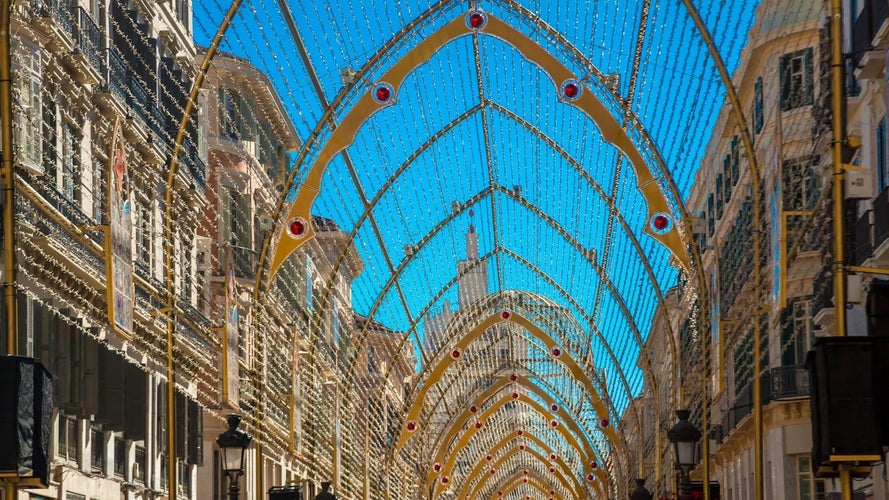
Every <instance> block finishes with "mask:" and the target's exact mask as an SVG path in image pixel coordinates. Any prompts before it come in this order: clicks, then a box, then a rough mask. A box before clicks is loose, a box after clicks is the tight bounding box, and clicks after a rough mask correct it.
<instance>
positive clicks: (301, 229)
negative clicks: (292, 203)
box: [287, 217, 309, 238]
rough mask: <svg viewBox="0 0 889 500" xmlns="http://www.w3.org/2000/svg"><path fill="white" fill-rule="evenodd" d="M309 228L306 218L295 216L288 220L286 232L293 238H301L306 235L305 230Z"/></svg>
mask: <svg viewBox="0 0 889 500" xmlns="http://www.w3.org/2000/svg"><path fill="white" fill-rule="evenodd" d="M308 229H309V225H308V224H307V223H306V220H305V219H303V218H302V217H297V218H295V219H293V220H292V221H290V223H289V224H288V225H287V231H288V234H290V236H291V237H293V238H302V237H303V236H305V235H306V231H307V230H308Z"/></svg>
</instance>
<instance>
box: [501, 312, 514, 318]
mask: <svg viewBox="0 0 889 500" xmlns="http://www.w3.org/2000/svg"><path fill="white" fill-rule="evenodd" d="M510 316H512V315H511V314H510V313H509V311H503V312H502V313H500V317H501V318H503V319H509V317H510Z"/></svg>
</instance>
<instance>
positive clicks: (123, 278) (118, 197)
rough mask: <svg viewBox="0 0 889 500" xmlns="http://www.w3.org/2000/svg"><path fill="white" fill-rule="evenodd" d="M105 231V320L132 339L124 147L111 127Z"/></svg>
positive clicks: (117, 130)
mask: <svg viewBox="0 0 889 500" xmlns="http://www.w3.org/2000/svg"><path fill="white" fill-rule="evenodd" d="M107 179H108V226H109V227H108V230H107V231H105V263H106V268H107V272H106V276H107V278H106V279H107V292H106V293H107V302H108V317H109V319H110V320H111V324H112V325H114V328H115V329H116V330H118V331H119V332H120V333H122V334H123V335H124V336H126V337H128V338H129V337H132V335H133V304H134V300H135V295H136V293H135V286H134V284H133V205H132V191H131V186H130V176H129V171H128V169H127V155H126V143H125V142H124V140H123V130H122V129H121V125H120V120H117V121H116V122H115V123H114V131H113V133H112V136H111V151H110V153H109V155H108V177H107Z"/></svg>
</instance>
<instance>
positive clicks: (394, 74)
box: [269, 14, 690, 280]
mask: <svg viewBox="0 0 889 500" xmlns="http://www.w3.org/2000/svg"><path fill="white" fill-rule="evenodd" d="M487 16H488V20H487V24H486V26H485V27H484V28H483V30H481V31H475V30H473V29H472V28H470V27H469V26H468V25H467V24H466V22H465V20H464V19H463V16H460V17H458V18H457V19H454V20H453V21H451V22H449V23H448V24H446V25H444V26H442V27H441V28H439V29H438V30H437V31H435V32H434V33H432V34H430V35H429V36H428V37H427V38H425V39H424V40H423V41H422V42H420V43H419V44H417V45H416V46H415V47H413V48H412V49H411V50H409V51H408V52H407V53H406V54H405V55H404V56H403V57H402V58H401V59H399V60H398V61H396V62H395V64H393V65H392V67H391V68H390V69H389V70H388V71H386V72H385V73H383V75H382V76H381V77H380V81H381V82H386V83H387V84H389V85H391V87H392V100H390V101H389V102H388V103H385V104H384V103H380V102H377V101H376V100H375V99H374V98H373V96H372V95H371V94H372V93H373V89H371V90H370V91H368V92H367V93H365V94H364V95H363V96H361V97H360V98H359V99H358V101H357V102H356V104H355V106H354V107H353V108H352V109H351V110H350V111H349V112H348V113H347V114H346V115H345V116H344V117H343V119H342V120H341V121H340V123H339V126H338V127H337V128H336V130H334V131H333V132H332V134H331V136H330V138H329V140H328V141H327V143H326V144H325V145H324V147H322V149H321V151H320V152H319V154H318V157H317V158H316V159H315V161H314V163H313V164H312V166H311V168H310V169H309V171H308V173H307V175H306V178H305V182H304V183H303V185H302V187H301V188H300V189H299V192H298V193H297V196H296V199H295V200H294V202H293V203H292V204H291V207H290V210H289V211H288V214H287V217H286V219H285V221H284V222H285V223H284V224H283V225H282V226H283V227H282V228H281V229H280V230H279V238H278V244H277V247H276V248H275V251H274V253H273V255H272V261H271V264H270V268H269V280H271V279H272V278H274V276H275V274H276V273H277V271H278V269H279V268H280V266H281V264H282V263H283V262H284V260H285V259H286V258H287V257H289V256H290V255H291V254H292V253H293V252H294V251H296V250H297V249H298V248H299V247H300V246H302V245H304V244H305V243H306V242H307V241H309V240H311V239H312V238H314V236H315V229H314V227H313V225H312V217H311V211H312V205H313V204H314V202H315V198H317V196H318V193H320V192H321V180H322V177H323V174H324V171H325V170H326V169H327V165H328V164H329V163H330V161H331V160H332V159H333V157H334V156H336V155H337V154H338V153H339V152H340V151H342V150H343V149H345V148H346V147H348V146H349V145H350V144H351V143H352V142H353V141H354V140H355V136H356V134H357V133H358V129H359V128H360V127H361V126H362V125H363V124H364V122H365V121H367V119H368V118H369V117H370V116H371V115H373V114H374V113H375V112H376V111H378V110H380V109H381V108H382V107H384V106H386V105H387V104H389V103H391V102H392V101H393V100H394V98H395V96H396V95H397V94H398V91H399V88H400V87H401V84H402V83H403V82H404V80H405V78H406V77H407V75H408V74H409V73H410V72H411V71H413V70H414V69H416V68H417V67H418V66H420V65H421V64H423V63H425V62H427V61H428V60H429V59H430V57H431V56H432V54H434V53H435V52H436V51H438V50H439V49H441V48H442V47H443V46H444V45H445V44H447V43H448V42H451V41H453V40H455V39H456V38H458V37H461V36H464V35H469V34H472V33H476V32H478V33H481V34H490V35H491V36H494V37H497V38H500V39H501V40H508V41H509V42H508V43H510V44H511V45H512V46H513V47H515V48H516V50H518V51H519V52H520V53H521V54H522V55H523V56H524V57H525V58H526V59H528V60H529V61H531V62H533V63H535V64H537V66H539V67H540V68H541V69H543V71H544V72H546V73H547V74H548V76H549V77H550V79H551V80H552V81H553V82H555V84H556V85H561V84H562V83H563V82H566V81H568V80H580V78H577V76H576V75H574V74H573V73H572V72H571V71H570V70H569V69H568V67H567V66H565V65H564V64H563V63H562V62H561V61H559V60H558V59H557V58H556V57H555V56H553V55H552V54H550V53H549V52H548V51H547V50H546V49H544V48H543V47H541V46H540V45H539V44H537V43H536V42H534V41H533V40H532V39H531V38H529V37H528V36H526V35H525V34H523V33H522V32H520V31H518V30H516V29H515V28H513V27H511V26H509V25H508V24H506V23H505V22H503V21H501V20H499V19H497V18H496V17H494V16H493V15H490V14H488V15H487ZM565 102H566V103H568V104H571V105H573V106H576V107H577V108H578V109H580V110H581V111H583V112H584V113H585V114H586V115H587V116H589V117H590V118H591V119H592V120H593V122H594V123H595V124H596V126H597V127H598V128H599V131H600V132H601V134H602V138H603V139H604V140H606V141H607V142H609V143H611V144H612V145H613V146H615V147H616V148H618V149H619V150H620V151H621V152H622V153H623V154H624V155H625V156H626V157H627V159H628V160H629V162H630V164H631V165H632V166H633V169H634V171H635V173H636V179H637V183H638V184H637V188H638V189H639V191H640V192H641V194H642V196H643V198H645V201H646V203H647V205H648V214H649V219H651V218H653V217H654V216H655V214H658V213H669V212H670V208H669V204H668V203H667V199H666V197H665V196H664V194H663V193H662V192H661V189H660V187H659V185H658V183H657V181H656V179H655V177H654V175H653V174H652V172H651V169H650V168H649V167H648V165H647V164H646V162H645V160H644V158H643V157H642V154H641V153H640V152H639V150H638V149H637V148H636V146H635V145H634V144H633V141H632V140H631V139H630V136H629V135H628V134H627V132H626V131H625V130H624V127H623V126H622V125H621V123H620V122H619V121H618V120H617V119H616V118H615V117H614V116H612V115H611V113H609V111H608V108H607V107H606V106H605V105H604V104H603V103H602V101H600V100H599V99H598V98H597V97H596V96H595V95H594V94H593V93H592V92H582V93H581V94H580V96H579V97H578V98H577V99H576V100H574V101H565ZM297 219H301V223H302V224H303V228H304V229H303V232H302V233H301V234H300V235H299V236H294V235H293V234H292V233H291V231H290V222H291V221H295V220H297ZM643 231H644V232H646V233H647V234H648V235H649V236H651V237H652V238H654V239H655V240H657V241H659V242H660V243H661V244H662V245H664V246H665V247H667V249H669V250H670V251H671V252H672V253H673V254H674V256H675V257H676V258H677V259H678V260H679V262H680V263H681V264H682V266H683V267H684V268H685V269H690V265H689V262H690V261H689V256H688V253H687V251H686V248H685V246H684V245H683V244H682V239H681V236H680V234H679V231H678V224H673V225H671V226H670V227H669V228H668V229H667V230H666V231H664V232H655V231H654V230H652V229H651V228H650V227H649V225H647V224H646V225H645V226H644V228H643Z"/></svg>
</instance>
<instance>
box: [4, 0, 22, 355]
mask: <svg viewBox="0 0 889 500" xmlns="http://www.w3.org/2000/svg"><path fill="white" fill-rule="evenodd" d="M11 17H12V1H11V0H0V128H2V131H0V144H2V150H3V151H2V165H0V177H2V178H3V265H4V270H5V272H4V273H3V294H4V298H5V300H6V354H9V355H15V354H18V323H17V321H18V307H16V297H15V294H16V292H15V278H16V266H15V168H14V167H13V158H12V154H13V153H12V152H13V149H14V148H13V144H12V52H11V50H10V33H9V30H10V18H11Z"/></svg>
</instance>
